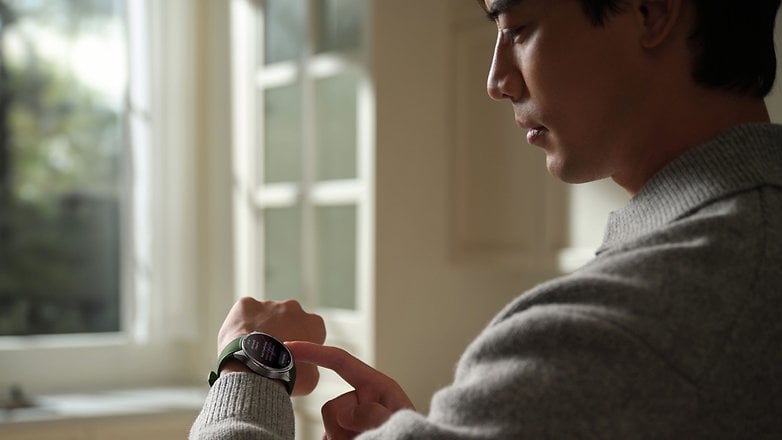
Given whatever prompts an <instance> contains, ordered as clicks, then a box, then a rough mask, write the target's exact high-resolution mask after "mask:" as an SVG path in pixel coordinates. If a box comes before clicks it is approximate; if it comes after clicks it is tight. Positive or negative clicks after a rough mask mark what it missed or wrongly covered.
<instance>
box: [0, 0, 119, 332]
mask: <svg viewBox="0 0 782 440" xmlns="http://www.w3.org/2000/svg"><path fill="white" fill-rule="evenodd" d="M124 9H125V8H124V2H123V1H120V0H91V1H78V2H77V1H71V0H49V1H40V0H3V1H0V335H30V334H55V333H87V332H112V331H118V330H119V329H120V315H121V314H120V285H121V281H120V272H121V270H120V264H121V263H120V255H121V252H120V238H119V235H120V227H119V225H120V197H119V194H120V193H121V192H122V187H123V184H124V181H123V179H122V174H123V173H122V166H121V163H122V157H123V155H124V146H125V138H124V137H125V135H124V132H123V124H122V121H123V118H124V115H123V111H124V106H123V99H124V98H123V97H124V96H125V92H126V85H127V77H126V71H127V55H126V54H127V50H126V47H125V39H124V38H125V30H124V22H123V20H122V16H123V10H124Z"/></svg>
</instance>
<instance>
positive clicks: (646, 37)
mask: <svg viewBox="0 0 782 440" xmlns="http://www.w3.org/2000/svg"><path fill="white" fill-rule="evenodd" d="M682 1H683V0H636V1H635V2H634V3H635V6H636V8H637V14H638V19H639V21H640V24H641V26H642V27H643V31H642V33H641V45H642V46H643V47H644V48H646V49H653V48H655V47H657V46H659V45H660V44H662V43H663V42H664V41H665V40H666V39H667V38H668V37H669V36H670V35H671V32H672V30H673V28H674V26H675V25H676V23H677V22H678V21H679V18H680V16H681V9H682Z"/></svg>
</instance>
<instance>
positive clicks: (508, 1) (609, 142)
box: [485, 0, 648, 183]
mask: <svg viewBox="0 0 782 440" xmlns="http://www.w3.org/2000/svg"><path fill="white" fill-rule="evenodd" d="M485 4H486V10H487V11H488V12H489V14H490V15H493V16H494V18H495V22H496V24H497V28H498V36H497V44H496V47H495V50H494V58H493V60H492V64H491V70H490V72H489V78H488V83H487V88H488V92H489V95H490V96H491V97H492V98H493V99H496V100H503V99H507V100H509V101H510V102H511V103H512V104H513V110H514V113H515V116H516V122H517V124H518V125H519V126H520V127H522V128H524V129H526V130H527V140H528V141H529V143H530V144H534V145H536V146H539V147H541V148H542V149H543V150H544V151H545V153H546V165H547V167H548V169H549V172H550V173H551V174H553V175H554V176H556V177H558V178H560V179H562V180H564V181H566V182H571V183H578V182H586V181H590V180H595V179H600V178H604V177H609V176H613V175H614V174H615V173H618V172H622V171H623V170H622V168H623V167H625V168H626V167H627V166H628V164H630V163H632V159H631V156H633V155H637V154H638V153H633V149H634V148H636V144H637V142H635V140H636V139H637V138H638V136H639V134H638V133H636V132H635V131H634V130H635V129H636V128H637V126H636V125H637V124H636V123H634V121H638V120H639V118H638V113H639V111H640V110H639V104H640V103H641V102H642V101H643V94H644V93H648V92H646V91H645V89H646V87H644V81H643V78H644V73H643V68H642V67H641V63H640V60H639V58H638V57H639V54H638V52H639V50H638V46H637V45H638V38H639V36H638V23H637V17H636V16H635V15H633V14H632V13H631V12H624V13H619V14H618V15H615V16H613V15H612V16H611V17H609V18H608V19H607V20H606V23H605V25H604V26H602V27H601V26H595V25H593V24H592V23H591V22H590V21H589V19H588V18H587V16H586V15H585V13H584V12H583V9H582V7H581V4H580V1H579V0H516V1H514V0H485ZM636 151H638V150H636Z"/></svg>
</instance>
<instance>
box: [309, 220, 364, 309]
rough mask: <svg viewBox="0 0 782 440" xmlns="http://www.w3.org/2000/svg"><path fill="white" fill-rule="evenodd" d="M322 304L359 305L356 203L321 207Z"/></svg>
mask: <svg viewBox="0 0 782 440" xmlns="http://www.w3.org/2000/svg"><path fill="white" fill-rule="evenodd" d="M317 228H318V229H317V239H318V255H317V258H318V260H317V264H318V280H317V292H318V298H319V300H318V302H319V305H321V306H324V307H333V308H339V309H351V310H353V309H355V308H356V207H355V206H329V207H320V208H318V209H317Z"/></svg>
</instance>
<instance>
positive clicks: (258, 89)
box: [232, 0, 373, 352]
mask: <svg viewBox="0 0 782 440" xmlns="http://www.w3.org/2000/svg"><path fill="white" fill-rule="evenodd" d="M368 4H369V2H366V1H365V0H309V1H307V0H299V1H290V0H266V1H262V2H237V5H236V7H235V9H234V14H233V18H234V19H233V22H232V27H233V29H234V41H233V43H232V47H233V48H234V50H235V54H236V56H235V74H236V75H237V76H236V78H235V81H234V87H235V93H234V105H235V109H236V111H235V118H236V120H237V121H236V127H235V131H234V133H235V141H236V148H235V152H236V154H235V159H236V169H237V170H238V171H239V175H241V176H242V177H243V178H242V181H241V182H240V186H239V188H238V189H239V192H238V198H237V199H236V200H237V203H236V205H237V221H238V222H239V223H240V224H239V225H238V228H237V231H238V234H237V248H238V251H239V253H240V254H239V255H238V257H237V259H236V261H237V264H238V265H239V271H238V286H239V290H240V292H256V293H259V294H260V295H261V296H263V297H264V298H268V299H274V300H282V299H288V298H294V299H298V300H299V301H301V302H302V303H304V304H305V305H306V306H307V307H309V308H310V309H316V310H318V311H319V312H320V313H322V314H324V315H325V317H326V319H327V321H328V324H330V325H331V326H332V328H331V329H330V334H332V335H334V334H336V335H339V334H340V333H342V334H343V335H344V339H343V340H340V341H339V342H340V343H342V344H343V345H348V346H350V347H352V348H353V349H354V350H356V351H359V352H361V351H363V350H362V344H361V342H360V339H361V336H356V334H355V330H356V329H355V325H356V324H357V323H360V322H365V318H366V314H367V311H368V310H369V307H368V301H369V300H370V295H369V290H370V267H369V264H370V263H369V262H370V261H371V252H370V242H371V231H370V228H371V223H372V222H371V212H372V208H371V202H372V200H371V180H372V166H371V163H372V161H371V153H372V146H371V144H372V142H371V129H372V118H373V117H372V101H371V92H370V87H369V84H368V83H369V81H368V78H367V72H366V59H365V46H366V43H365V39H366V35H367V31H366V29H365V27H366V22H367V20H366V14H367V12H368V11H367V7H368ZM248 17H250V18H248ZM257 267H262V268H263V270H257V269H256V268H257ZM340 326H342V327H340ZM340 328H341V330H340ZM351 329H352V330H351ZM351 332H353V334H352V335H351V336H348V334H350V333H351ZM337 339H340V337H339V336H337Z"/></svg>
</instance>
